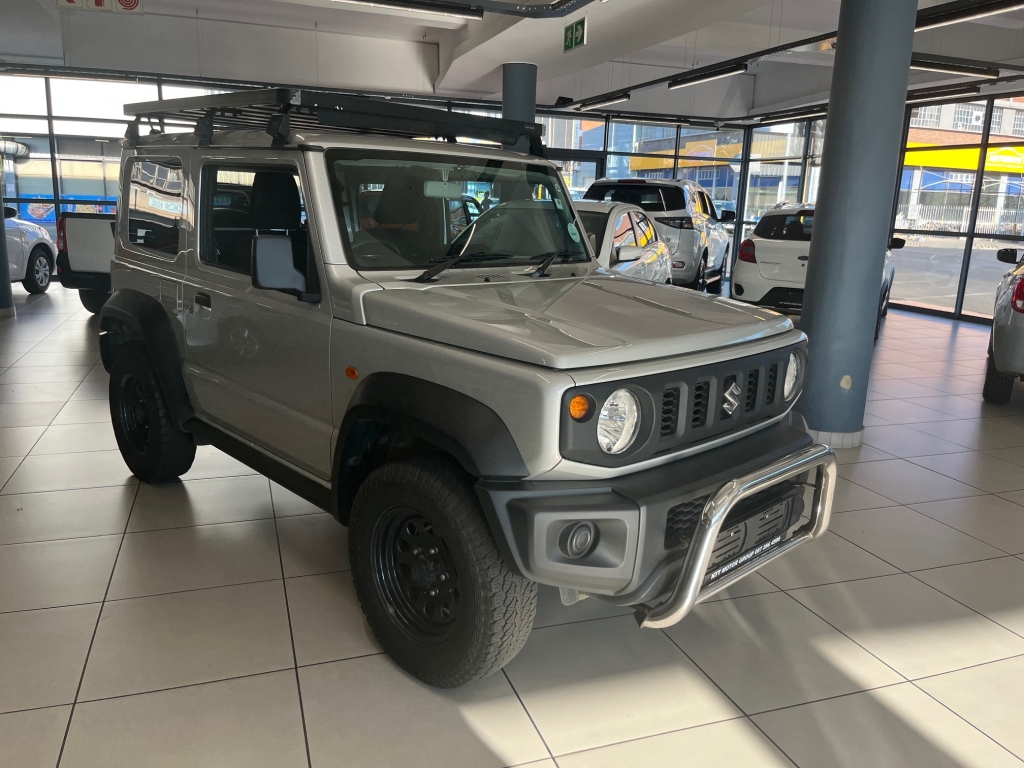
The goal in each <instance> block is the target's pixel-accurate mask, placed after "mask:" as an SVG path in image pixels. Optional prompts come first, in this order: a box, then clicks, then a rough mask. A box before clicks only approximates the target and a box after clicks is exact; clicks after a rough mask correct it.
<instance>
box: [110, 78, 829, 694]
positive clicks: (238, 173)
mask: <svg viewBox="0 0 1024 768" xmlns="http://www.w3.org/2000/svg"><path fill="white" fill-rule="evenodd" d="M125 112H126V114H128V115H130V116H133V117H135V122H134V123H132V125H131V126H130V127H129V130H128V135H127V136H126V138H125V140H124V143H123V144H124V153H123V160H122V166H121V199H120V201H119V204H118V208H117V211H118V213H117V223H116V228H117V239H116V253H115V257H114V262H113V265H112V271H111V280H112V286H113V295H112V297H111V298H110V300H109V301H108V302H107V303H106V305H105V306H104V307H103V310H102V312H101V313H100V328H101V331H100V332H101V334H102V335H101V350H102V356H103V364H104V366H105V367H106V369H107V370H108V371H109V372H110V414H111V419H112V421H113V425H114V430H115V433H116V436H117V443H118V446H119V448H120V450H121V454H122V455H123V456H124V460H125V462H126V463H127V464H128V466H129V468H130V469H131V470H132V472H134V473H135V474H136V475H137V476H138V477H139V478H140V479H142V480H144V481H146V482H152V483H157V482H162V481H169V480H173V479H174V478H176V477H178V476H179V475H181V474H183V473H184V472H186V471H188V469H189V467H190V465H191V464H192V461H193V458H194V456H195V451H196V445H197V444H212V445H214V446H216V447H217V448H219V449H221V450H222V451H224V452H226V453H228V454H230V455H231V456H234V457H235V458H237V459H238V460H240V461H242V462H244V463H246V464H248V465H249V466H250V467H252V468H254V469H256V470H257V471H259V472H261V473H263V474H265V475H266V476H268V477H269V478H271V479H273V480H274V481H276V482H278V483H280V484H281V485H283V486H285V487H286V488H289V489H290V490H292V491H293V492H295V493H297V494H299V495H300V496H302V497H304V498H306V499H308V500H309V501H311V502H312V503H314V504H316V505H318V506H319V507H321V508H322V509H324V510H327V511H329V512H330V513H331V514H333V515H334V516H335V517H336V518H337V519H338V520H339V522H340V523H341V524H343V525H347V526H348V529H349V530H348V541H349V554H350V558H351V563H352V576H353V579H354V581H355V586H356V591H357V594H358V596H359V600H360V602H361V604H362V607H363V611H364V612H365V614H366V618H367V620H368V621H369V624H370V626H371V627H372V629H373V631H374V633H375V634H376V635H377V637H378V639H379V640H380V642H381V644H382V645H383V646H384V648H385V649H386V650H387V652H388V653H389V654H390V655H391V657H392V658H393V659H394V660H395V661H396V662H397V663H398V664H399V665H401V666H402V667H403V668H405V669H406V670H408V671H409V672H410V673H411V674H413V675H415V676H416V677H418V678H419V679H421V680H423V681H425V682H427V683H429V684H432V685H435V686H444V687H453V686H458V685H462V684H464V683H467V682H469V681H471V680H474V679H476V678H480V677H483V676H485V675H487V674H490V673H492V672H494V671H496V670H498V669H500V668H501V667H502V666H503V665H504V664H505V663H506V662H508V661H509V660H510V659H512V658H513V657H514V656H515V654H516V653H517V652H518V651H519V650H520V648H521V647H522V645H523V643H524V642H525V641H526V639H527V636H528V634H529V632H530V629H531V627H532V625H533V620H534V614H535V610H536V601H537V584H549V585H553V586H555V587H558V588H560V590H561V595H562V600H563V602H565V603H567V604H569V603H571V602H573V601H575V600H578V599H580V598H582V597H589V598H590V599H597V600H604V601H607V602H609V603H614V604H617V605H624V606H633V607H635V612H636V616H637V621H638V622H639V623H640V624H641V625H642V626H644V627H665V626H668V625H670V624H673V623H675V622H677V621H679V620H680V619H681V618H683V616H685V615H686V614H687V612H689V611H690V610H691V609H692V608H693V607H694V606H695V605H696V604H698V603H700V602H701V601H702V600H705V599H707V598H708V597H709V596H711V595H713V594H714V593H716V592H718V591H719V590H721V589H723V588H725V587H726V586H728V585H729V584H732V583H734V582H735V581H736V580H737V579H740V578H742V577H743V576H745V575H747V574H750V573H751V572H753V571H754V570H756V569H757V568H759V567H761V566H762V565H764V564H765V563H767V562H769V561H770V560H772V559H774V558H776V557H779V556H780V555H782V554H783V553H785V552H788V551H789V550H790V549H792V548H793V547H796V546H798V545H799V544H801V543H803V542H806V541H808V540H810V539H812V538H814V537H816V536H819V535H821V534H822V532H824V531H825V529H826V527H827V525H828V518H829V511H830V507H831V501H832V495H833V491H834V483H835V458H834V455H833V453H832V451H831V450H830V449H829V448H828V447H826V446H823V445H815V444H814V441H813V440H812V439H811V437H810V436H809V435H808V433H807V430H806V426H805V424H804V422H803V420H802V419H801V418H800V417H799V416H798V415H797V414H795V413H794V411H793V406H794V404H795V403H796V401H797V399H798V397H799V395H800V391H801V385H802V381H803V375H804V370H805V365H806V338H805V336H804V335H803V334H802V333H801V332H800V331H798V330H796V329H794V327H793V325H792V324H791V323H790V321H789V320H788V319H786V318H785V317H783V316H781V315H777V314H774V313H772V312H770V311H768V310H762V309H758V308H751V307H746V306H742V305H740V304H738V303H733V302H732V301H729V300H723V299H719V298H714V297H711V296H706V295H703V294H699V293H695V292H693V291H689V290H685V289H679V288H673V287H672V286H668V285H664V284H661V285H658V284H654V283H649V282H644V281H639V280H634V279H630V278H627V277H622V276H620V275H616V274H615V273H613V272H608V271H605V270H603V269H601V268H600V267H599V266H598V265H597V264H596V262H595V260H594V254H593V253H591V250H590V247H589V244H588V240H587V237H586V236H585V234H584V231H583V229H582V227H581V224H580V221H579V219H578V217H577V216H576V214H575V213H574V211H573V206H572V203H571V201H570V198H569V195H568V193H567V191H566V188H565V185H564V183H563V181H562V179H561V177H560V175H559V170H558V168H557V167H556V166H554V165H553V164H552V163H550V162H548V161H547V160H545V159H544V154H545V150H544V147H543V144H542V142H541V126H539V125H535V124H528V123H520V122H514V121H508V120H498V119H493V118H484V117H478V116H472V115H465V114H459V113H452V112H448V111H444V110H439V109H430V108H424V107H415V106H411V105H408V104H400V103H397V102H393V101H385V100H377V99H370V98H361V97H354V96H341V95H336V94H324V93H315V92H306V91H302V92H299V91H292V90H285V89H281V90H263V91H250V92H239V93H233V94H222V95H216V96H203V97H199V98H194V99H181V100H174V101H162V102H154V103H148V104H137V105H129V106H128V107H126V108H125ZM183 124H187V125H188V126H190V127H193V130H191V131H189V132H184V133H182V132H178V133H170V132H168V133H161V132H160V130H158V129H157V128H156V126H161V125H162V126H164V127H165V129H166V127H168V126H174V125H177V126H181V125H183ZM147 125H152V126H154V128H153V129H152V130H150V131H146V130H141V131H140V128H143V129H144V128H146V127H147ZM179 130H180V128H179ZM143 133H148V134H149V135H141V136H140V134H143ZM466 139H469V141H466ZM517 142H518V144H517ZM503 145H505V146H519V147H521V148H523V149H525V148H526V147H527V146H528V147H529V151H528V152H513V151H508V150H505V149H503V148H502V146H503ZM487 193H489V195H488V197H489V199H490V201H492V205H491V206H490V207H489V208H488V209H487V210H485V211H482V212H479V208H477V209H476V210H477V211H478V213H477V214H476V215H470V214H468V213H467V212H466V211H467V208H466V206H465V203H466V200H467V199H469V198H476V199H480V198H482V197H483V196H484V195H485V194H487ZM474 208H475V206H474Z"/></svg>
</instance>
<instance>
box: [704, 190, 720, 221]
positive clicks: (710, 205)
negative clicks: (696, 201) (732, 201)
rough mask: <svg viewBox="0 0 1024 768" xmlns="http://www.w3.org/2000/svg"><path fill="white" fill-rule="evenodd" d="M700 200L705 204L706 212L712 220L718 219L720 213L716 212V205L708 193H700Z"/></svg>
mask: <svg viewBox="0 0 1024 768" xmlns="http://www.w3.org/2000/svg"><path fill="white" fill-rule="evenodd" d="M700 198H701V200H702V201H703V202H704V210H705V212H706V213H708V214H709V215H710V216H711V218H713V219H718V211H717V210H715V204H714V203H713V202H712V201H711V198H710V197H708V193H707V192H703V191H702V192H701V193H700Z"/></svg>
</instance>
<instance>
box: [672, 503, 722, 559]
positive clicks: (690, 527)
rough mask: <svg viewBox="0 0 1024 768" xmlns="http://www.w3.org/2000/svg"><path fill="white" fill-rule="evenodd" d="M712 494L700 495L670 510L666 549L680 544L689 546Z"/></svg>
mask: <svg viewBox="0 0 1024 768" xmlns="http://www.w3.org/2000/svg"><path fill="white" fill-rule="evenodd" d="M710 498H711V494H707V495H705V496H698V497H697V498H696V499H690V500H689V501H684V502H683V503H682V504H677V505H676V506H674V507H672V508H671V509H670V510H669V511H668V517H667V518H666V519H665V549H672V548H673V547H678V546H680V545H681V546H689V544H690V541H691V540H692V539H693V534H694V532H695V531H696V530H697V523H698V522H699V521H700V516H701V513H702V512H703V511H704V507H705V505H707V503H708V499H710Z"/></svg>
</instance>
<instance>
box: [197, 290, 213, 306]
mask: <svg viewBox="0 0 1024 768" xmlns="http://www.w3.org/2000/svg"><path fill="white" fill-rule="evenodd" d="M195 303H196V304H197V305H198V306H200V307H206V308H207V309H209V308H210V294H208V293H197V294H196V297H195Z"/></svg>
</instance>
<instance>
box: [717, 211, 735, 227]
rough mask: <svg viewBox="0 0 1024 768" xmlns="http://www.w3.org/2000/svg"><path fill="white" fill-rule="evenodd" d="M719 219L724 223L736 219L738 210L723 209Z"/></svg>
mask: <svg viewBox="0 0 1024 768" xmlns="http://www.w3.org/2000/svg"><path fill="white" fill-rule="evenodd" d="M718 220H719V221H720V222H722V223H723V224H724V223H725V222H727V221H736V211H722V213H721V214H720V215H719V217H718Z"/></svg>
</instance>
